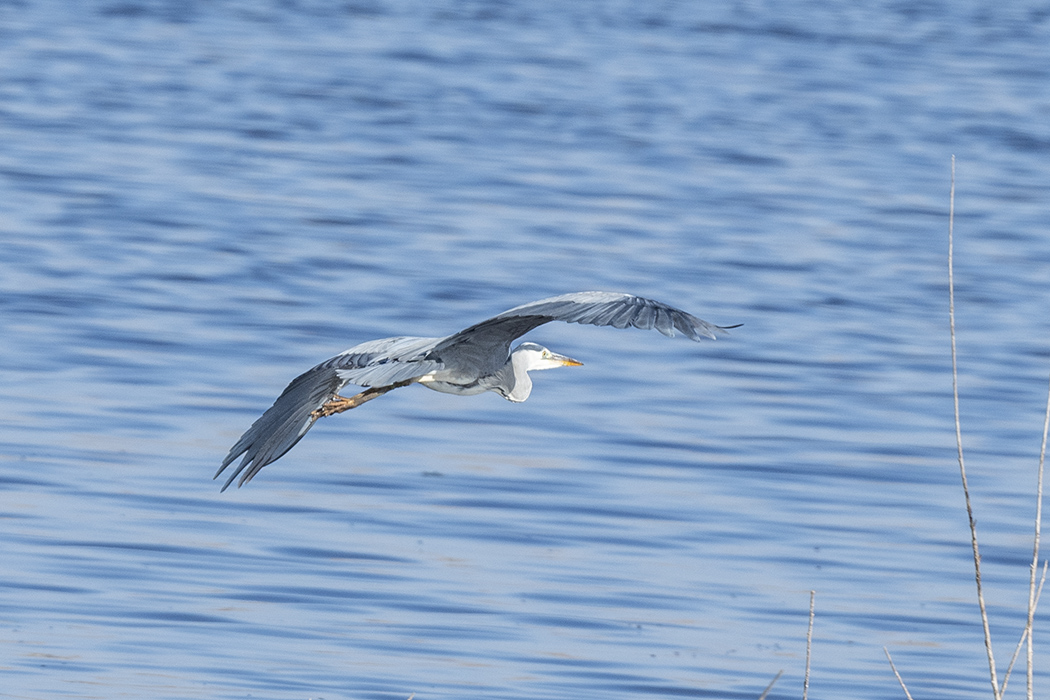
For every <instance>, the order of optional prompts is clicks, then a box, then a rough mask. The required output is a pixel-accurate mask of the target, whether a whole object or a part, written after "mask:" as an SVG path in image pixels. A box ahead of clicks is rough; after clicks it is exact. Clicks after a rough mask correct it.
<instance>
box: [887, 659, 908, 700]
mask: <svg viewBox="0 0 1050 700" xmlns="http://www.w3.org/2000/svg"><path fill="white" fill-rule="evenodd" d="M882 651H883V652H885V654H886V660H887V661H889V662H890V668H892V669H893V675H895V676H897V682H898V683H900V684H901V690H903V691H904V696H905V697H906V698H908V700H912V697H911V693H909V692H908V686H906V685H904V679H903V678H901V674H899V673H897V667H896V666H895V665H894V664H893V657H892V656H890V650H889V649H887V648H886V647H882Z"/></svg>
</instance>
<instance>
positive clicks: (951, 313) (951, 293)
mask: <svg viewBox="0 0 1050 700" xmlns="http://www.w3.org/2000/svg"><path fill="white" fill-rule="evenodd" d="M954 246H955V156H954V155H953V156H952V186H951V194H950V195H949V198H948V320H949V326H950V329H951V337H952V397H953V399H954V402H955V444H956V447H957V449H958V453H959V474H960V475H961V476H962V487H963V496H965V498H966V515H967V517H968V518H969V520H970V545H971V546H972V547H973V570H974V578H975V580H976V581H977V604H978V606H979V607H980V608H981V624H982V625H983V626H984V648H985V650H986V651H987V652H988V674H989V676H990V680H991V683H992V693H994V695H995V700H1002V693H1000V692H999V679H998V678H997V677H996V673H995V654H994V653H993V652H992V630H991V628H990V627H989V626H988V609H987V607H986V606H985V604H984V591H983V589H982V587H981V553H980V550H979V549H978V547H977V521H975V520H974V518H973V504H972V503H971V501H970V487H969V485H968V484H967V482H966V462H965V460H964V459H963V446H962V426H961V425H960V423H959V365H958V359H957V355H956V351H955V271H954V267H953V263H952V258H953V256H954Z"/></svg>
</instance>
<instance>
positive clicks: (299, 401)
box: [215, 338, 441, 491]
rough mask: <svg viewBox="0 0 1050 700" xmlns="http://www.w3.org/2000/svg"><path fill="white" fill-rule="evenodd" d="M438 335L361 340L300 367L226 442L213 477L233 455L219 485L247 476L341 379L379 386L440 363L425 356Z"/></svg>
mask: <svg viewBox="0 0 1050 700" xmlns="http://www.w3.org/2000/svg"><path fill="white" fill-rule="evenodd" d="M438 340H439V339H438V338H383V339H382V340H370V341H368V342H367V343H361V344H360V345H355V346H354V347H352V348H350V349H349V350H346V351H345V352H342V353H340V354H338V355H336V356H335V357H333V358H332V359H330V360H325V361H324V362H322V363H321V364H319V365H317V366H316V367H313V368H312V369H309V370H307V371H306V372H303V373H302V374H300V375H299V376H298V377H296V378H295V379H293V380H292V382H291V383H290V384H289V385H288V386H287V388H285V390H284V392H283V393H282V394H281V395H280V396H279V397H277V400H276V401H274V404H273V406H271V407H270V408H269V409H267V411H266V413H264V414H262V415H261V416H260V417H259V419H258V420H256V421H255V422H254V423H252V427H250V428H248V430H247V431H245V433H244V435H242V436H241V439H240V440H238V441H237V443H236V444H235V445H234V446H233V447H231V448H230V451H229V453H228V454H227V455H226V459H224V460H223V461H222V466H220V467H219V471H217V472H216V473H215V478H218V476H219V474H222V473H223V472H224V471H225V470H226V468H227V467H228V466H230V465H231V464H232V463H233V462H234V460H236V459H237V458H238V457H240V456H241V455H242V454H243V455H244V459H243V460H241V463H240V464H239V465H238V466H237V468H236V469H234V470H233V472H232V473H231V474H230V476H229V478H228V479H227V480H226V483H225V484H224V485H223V487H222V490H223V491H225V490H226V489H227V487H229V485H230V484H232V483H233V482H234V480H235V479H237V477H238V476H240V477H241V479H240V481H239V482H238V484H237V485H238V486H243V485H244V484H246V483H248V482H249V481H251V480H252V477H253V476H255V475H256V474H257V473H258V472H259V470H260V469H262V468H263V467H265V466H266V465H267V464H269V463H270V462H273V461H275V460H277V459H278V458H280V457H281V456H282V455H283V454H284V453H285V452H287V451H288V450H290V449H292V448H293V447H294V446H295V444H296V443H297V442H299V441H300V440H301V439H302V438H303V436H304V435H306V433H307V431H308V430H310V428H311V427H312V426H313V424H314V422H315V421H316V420H317V417H316V416H315V415H314V411H316V410H317V409H319V408H321V406H323V405H324V404H325V403H327V402H328V401H329V400H331V399H332V397H334V396H335V395H336V394H337V393H338V392H339V390H340V389H342V388H343V387H344V386H346V385H347V384H357V385H359V386H364V387H382V386H390V385H391V384H399V383H403V382H407V381H411V380H412V379H416V378H418V377H422V376H423V375H425V374H428V373H430V372H433V371H435V370H437V369H441V364H440V363H437V362H433V361H430V360H427V359H426V357H425V356H426V352H427V351H428V350H429V349H431V348H433V347H434V343H436V342H437V341H438Z"/></svg>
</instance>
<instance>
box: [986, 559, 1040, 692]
mask: <svg viewBox="0 0 1050 700" xmlns="http://www.w3.org/2000/svg"><path fill="white" fill-rule="evenodd" d="M1048 565H1050V562H1045V561H1044V562H1043V575H1042V577H1041V578H1040V579H1039V587H1038V588H1037V589H1036V592H1035V603H1034V605H1033V608H1032V610H1033V611H1034V610H1035V606H1038V605H1039V598H1040V597H1042V595H1043V584H1044V583H1046V570H1047V566H1048ZM1030 633H1031V628H1030V627H1029V626H1028V625H1027V624H1026V625H1025V628H1024V629H1023V630H1021V638H1020V639H1018V640H1017V646H1016V647H1014V653H1013V656H1011V657H1010V665H1009V666H1007V667H1006V673H1005V674H1003V687H1002V688H1000V689H999V692H1000V693H1003V694H1005V693H1006V685H1007V683H1009V682H1010V673H1012V672H1013V670H1014V664H1015V663H1017V658H1018V657H1019V656H1020V655H1021V649H1022V648H1023V647H1024V643H1025V641H1026V640H1027V639H1028V635H1029V634H1030ZM1029 700H1031V699H1030V698H1029Z"/></svg>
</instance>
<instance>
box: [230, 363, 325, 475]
mask: <svg viewBox="0 0 1050 700" xmlns="http://www.w3.org/2000/svg"><path fill="white" fill-rule="evenodd" d="M343 384H344V382H343V380H341V379H340V378H339V377H338V375H336V373H335V371H334V370H332V369H325V368H321V367H315V368H314V369H311V370H309V371H307V372H305V373H303V374H301V375H299V376H298V377H296V378H295V379H293V380H292V383H291V384H289V385H288V387H287V388H286V389H285V390H284V392H283V393H282V394H281V395H280V396H279V397H277V400H276V401H274V404H273V406H270V408H269V409H267V411H266V413H264V414H262V415H261V416H259V419H258V420H256V421H255V422H254V423H252V427H250V428H248V430H246V431H245V433H244V435H242V436H241V439H240V440H238V441H237V443H236V444H235V445H234V446H233V447H231V448H230V452H229V453H228V454H227V455H226V459H224V460H222V466H220V467H219V471H217V472H215V476H214V477H212V478H218V477H219V474H222V473H223V472H224V471H225V470H226V468H227V467H229V466H230V465H231V464H233V462H234V461H235V460H236V459H237V458H238V457H240V456H241V455H242V454H243V455H244V459H242V460H241V463H240V464H239V465H238V466H237V468H236V469H234V470H233V472H232V473H231V474H230V476H229V478H228V479H227V480H226V483H225V484H223V486H222V490H223V491H225V490H226V489H227V488H229V486H230V484H232V483H233V482H234V480H236V479H237V477H238V476H239V477H240V481H238V482H237V486H243V485H244V484H246V483H248V482H249V481H251V480H252V477H254V476H255V475H256V474H257V473H258V472H259V470H260V469H262V468H263V467H265V466H266V465H267V464H269V463H270V462H273V461H275V460H277V459H280V457H281V456H282V455H283V454H284V453H285V452H287V451H288V450H290V449H292V448H293V447H295V444H296V443H297V442H299V441H300V440H302V439H303V436H304V435H306V432H307V431H308V430H309V429H310V428H311V427H312V426H313V424H314V422H315V421H316V420H317V417H316V416H315V415H313V412H314V411H316V410H317V409H318V408H320V407H321V406H323V405H324V403H325V402H326V401H328V400H329V399H331V398H332V397H333V396H335V394H336V392H337V391H338V390H339V389H340V388H342V385H343Z"/></svg>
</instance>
